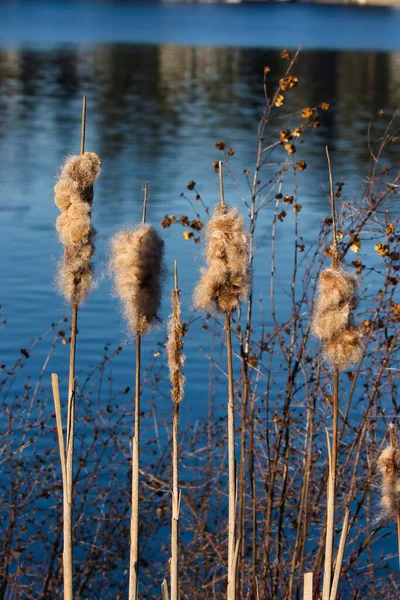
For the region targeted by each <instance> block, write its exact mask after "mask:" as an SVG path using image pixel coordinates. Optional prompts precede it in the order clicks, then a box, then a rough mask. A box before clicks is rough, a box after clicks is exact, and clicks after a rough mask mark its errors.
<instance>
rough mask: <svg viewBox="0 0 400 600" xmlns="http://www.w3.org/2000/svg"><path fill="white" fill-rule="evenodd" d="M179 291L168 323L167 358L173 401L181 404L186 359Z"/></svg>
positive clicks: (173, 296) (175, 294)
mask: <svg viewBox="0 0 400 600" xmlns="http://www.w3.org/2000/svg"><path fill="white" fill-rule="evenodd" d="M179 295H180V292H179V290H173V291H172V305H173V309H172V314H171V316H170V319H169V322H168V342H167V356H168V366H169V378H170V381H171V384H172V389H171V395H172V401H173V402H176V403H179V402H181V401H182V398H183V393H184V384H185V377H184V375H183V373H182V368H183V365H184V362H185V357H184V355H183V354H182V350H183V333H184V331H183V326H182V319H181V302H180V297H179Z"/></svg>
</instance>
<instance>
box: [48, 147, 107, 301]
mask: <svg viewBox="0 0 400 600" xmlns="http://www.w3.org/2000/svg"><path fill="white" fill-rule="evenodd" d="M100 168H101V161H100V158H99V157H98V156H97V154H94V153H93V152H86V153H85V154H82V155H81V156H71V157H70V158H68V160H67V161H66V162H65V164H64V166H63V167H62V169H61V174H60V178H59V180H58V182H57V184H56V185H55V187H54V201H55V203H56V205H57V207H58V208H59V209H60V211H61V215H60V216H59V217H58V218H57V221H56V229H57V231H58V234H59V237H60V240H61V242H62V243H63V244H64V246H65V252H64V262H63V264H62V266H61V268H60V273H59V277H58V281H59V287H60V289H61V291H62V293H63V294H64V297H65V298H66V299H67V300H69V301H72V302H74V303H77V304H78V305H79V304H81V303H82V302H83V300H84V299H85V297H86V295H87V294H88V292H89V291H90V289H91V287H92V281H93V267H92V265H91V262H90V261H91V259H92V257H93V254H94V237H95V231H94V229H93V227H92V222H91V211H92V203H93V184H94V182H95V181H96V179H97V178H98V176H99V174H100Z"/></svg>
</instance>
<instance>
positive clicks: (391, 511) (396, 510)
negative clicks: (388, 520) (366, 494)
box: [378, 446, 400, 518]
mask: <svg viewBox="0 0 400 600" xmlns="http://www.w3.org/2000/svg"><path fill="white" fill-rule="evenodd" d="M378 466H379V470H380V472H381V474H382V500H381V503H382V507H383V509H384V511H385V513H386V514H387V515H388V516H391V517H393V518H397V517H398V516H399V515H400V450H399V449H398V448H394V447H392V446H389V447H387V448H385V449H384V450H383V452H382V453H381V455H380V457H379V460H378Z"/></svg>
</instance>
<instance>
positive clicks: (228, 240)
mask: <svg viewBox="0 0 400 600" xmlns="http://www.w3.org/2000/svg"><path fill="white" fill-rule="evenodd" d="M205 237H206V260H207V263H208V266H207V268H206V269H203V270H202V276H201V280H200V282H199V284H198V285H197V287H196V290H195V296H194V302H195V305H196V307H197V308H200V309H203V310H207V311H210V312H212V311H215V310H217V311H220V312H222V313H225V314H231V313H232V312H233V311H234V310H235V309H236V308H237V306H238V305H239V303H240V302H241V300H243V299H244V298H245V297H246V295H247V293H248V288H249V277H248V264H249V256H248V243H247V236H246V234H245V232H244V223H243V218H242V216H241V215H240V213H239V212H238V210H237V209H235V208H234V209H232V210H228V208H227V206H226V205H225V204H221V205H218V206H216V208H215V213H214V215H213V216H212V217H211V219H210V221H209V223H208V226H207V229H206V234H205Z"/></svg>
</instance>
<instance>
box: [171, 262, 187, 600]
mask: <svg viewBox="0 0 400 600" xmlns="http://www.w3.org/2000/svg"><path fill="white" fill-rule="evenodd" d="M174 274H175V277H174V279H175V284H174V289H173V290H172V314H171V316H170V320H169V323H168V342H167V356H168V366H169V373H170V381H171V384H172V387H171V397H172V402H173V405H174V416H173V423H172V517H171V600H178V598H179V565H178V560H179V512H180V491H179V477H178V465H179V445H178V431H179V405H180V402H181V401H182V399H183V394H184V384H185V377H184V375H183V373H182V367H183V365H184V362H185V357H184V355H183V354H182V350H183V335H184V328H183V324H182V319H181V303H180V290H179V288H178V269H177V265H176V262H175V264H174Z"/></svg>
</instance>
